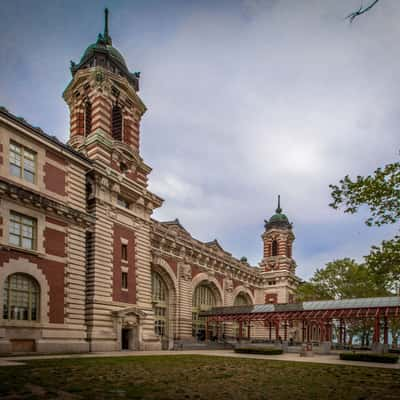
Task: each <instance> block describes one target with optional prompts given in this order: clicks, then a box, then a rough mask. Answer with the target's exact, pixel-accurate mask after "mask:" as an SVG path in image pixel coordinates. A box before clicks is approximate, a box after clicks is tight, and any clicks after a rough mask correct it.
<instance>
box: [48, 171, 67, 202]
mask: <svg viewBox="0 0 400 400" xmlns="http://www.w3.org/2000/svg"><path fill="white" fill-rule="evenodd" d="M43 172H44V184H45V186H46V189H48V190H50V191H51V192H54V193H56V194H59V195H60V196H65V195H66V192H65V187H66V174H65V172H64V171H63V170H62V169H60V168H57V167H55V166H54V165H53V164H49V163H46V164H45V165H44V167H43Z"/></svg>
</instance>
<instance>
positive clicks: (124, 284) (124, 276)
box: [121, 272, 128, 289]
mask: <svg viewBox="0 0 400 400" xmlns="http://www.w3.org/2000/svg"><path fill="white" fill-rule="evenodd" d="M121 287H122V289H128V273H127V272H123V273H122V280H121Z"/></svg>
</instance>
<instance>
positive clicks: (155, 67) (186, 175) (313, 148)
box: [0, 0, 400, 278]
mask: <svg viewBox="0 0 400 400" xmlns="http://www.w3.org/2000/svg"><path fill="white" fill-rule="evenodd" d="M364 3H368V2H367V1H364ZM359 5H360V0H343V1H342V0H325V1H321V0H304V1H301V0H296V1H293V0H242V1H239V0H238V1H234V0H226V1H224V0H220V1H218V0H213V1H207V0H202V1H200V0H199V1H188V0H182V1H173V0H170V1H161V0H160V1H153V0H147V1H132V0H129V1H123V0H121V1H111V0H109V1H108V2H107V3H104V2H102V1H84V2H83V1H76V0H69V1H57V0H51V1H29V0H26V1H20V0H13V1H4V2H2V7H1V9H0V17H1V21H2V23H1V24H0V60H1V63H0V75H1V80H0V105H4V106H6V107H7V108H8V109H9V110H10V111H11V112H13V113H14V114H16V115H20V116H23V117H24V118H25V119H27V120H28V121H29V122H30V123H32V124H33V125H36V126H40V127H42V128H43V129H44V130H45V131H46V132H48V133H50V134H53V135H56V136H57V137H58V138H60V139H62V140H67V139H68V110H67V107H66V105H65V104H64V102H63V100H62V98H61V93H62V91H63V90H64V88H65V87H66V85H67V84H68V82H69V80H70V79H71V76H70V73H69V62H70V60H74V61H79V58H80V57H81V55H82V54H83V52H84V50H85V48H86V47H87V45H89V44H90V43H92V42H94V41H95V40H96V37H97V34H98V32H100V31H102V29H103V8H104V6H108V7H109V8H110V33H111V36H112V38H113V43H114V46H115V47H117V48H118V49H119V50H120V51H121V52H122V54H123V55H124V56H125V59H126V61H127V63H128V65H129V67H130V68H131V70H133V71H141V74H142V75H141V93H140V94H141V97H142V99H143V100H144V102H145V103H146V105H147V106H148V111H147V113H146V114H145V116H144V118H143V122H142V131H141V140H142V141H141V152H142V156H143V157H144V159H145V161H146V162H147V163H148V164H149V165H151V166H152V167H153V172H152V174H151V177H150V181H151V190H153V191H154V192H155V193H157V194H159V195H160V196H162V197H163V198H164V199H165V203H164V206H163V208H162V209H161V210H159V211H157V212H156V214H155V217H156V218H158V219H161V220H169V219H174V218H175V217H178V218H179V219H180V221H181V223H182V224H183V225H184V226H185V227H186V228H187V229H188V230H189V231H190V232H191V233H192V235H193V236H194V237H196V238H198V239H200V240H204V241H208V240H212V239H214V238H218V240H219V241H220V243H221V244H222V246H223V247H224V248H226V249H227V250H228V251H230V252H232V253H233V254H234V255H235V256H237V257H241V256H243V255H245V256H247V257H248V259H249V261H250V262H251V263H252V264H253V265H256V264H257V263H258V262H259V261H260V259H261V249H262V243H261V238H260V235H261V233H262V231H263V221H264V219H266V218H269V217H270V216H271V215H272V214H273V213H274V210H275V208H276V197H277V194H278V193H280V194H281V197H282V206H283V209H284V212H285V213H286V214H287V215H288V217H289V218H290V220H291V221H292V222H293V223H294V232H295V234H296V242H295V250H294V255H295V258H296V260H297V263H298V270H297V273H298V275H299V276H301V277H302V278H308V277H310V276H311V275H312V273H313V271H314V270H315V269H316V268H318V267H322V266H323V265H324V264H325V263H326V262H328V261H332V260H334V259H337V258H341V257H346V256H347V257H352V258H356V259H359V260H361V258H362V256H363V255H365V254H367V253H368V251H369V247H370V246H371V244H373V243H378V242H380V241H381V240H382V239H385V238H390V237H391V236H392V235H393V233H394V232H395V229H396V227H394V226H388V227H384V228H379V229H378V228H368V227H366V226H365V225H364V223H363V216H365V213H364V215H363V213H360V214H357V215H355V216H349V215H344V214H343V213H341V212H338V211H334V210H332V209H330V208H329V206H328V204H329V202H330V191H329V188H328V185H329V184H330V183H336V182H338V180H339V179H340V178H341V177H343V176H344V175H345V174H347V173H350V174H351V175H353V176H355V175H357V174H360V175H363V174H367V173H369V172H371V171H373V170H374V169H375V168H376V167H377V166H379V165H383V164H384V163H387V162H391V161H394V160H396V159H398V151H399V147H400V146H399V133H398V129H399V126H400V79H399V78H400V77H399V75H400V73H399V71H400V56H399V54H400V49H399V45H398V39H399V38H400V24H399V20H400V2H398V1H397V0H381V2H380V3H379V4H378V6H376V7H375V8H374V9H373V10H371V12H370V13H368V14H365V15H364V16H363V17H360V18H358V19H357V20H356V21H355V22H353V24H349V23H348V22H347V21H346V20H345V19H344V17H345V16H346V15H347V14H348V13H349V12H351V11H353V10H355V9H357V8H358V7H359Z"/></svg>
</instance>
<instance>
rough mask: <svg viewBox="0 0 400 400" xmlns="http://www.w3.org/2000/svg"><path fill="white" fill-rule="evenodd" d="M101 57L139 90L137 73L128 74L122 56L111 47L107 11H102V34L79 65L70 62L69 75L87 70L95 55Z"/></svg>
mask: <svg viewBox="0 0 400 400" xmlns="http://www.w3.org/2000/svg"><path fill="white" fill-rule="evenodd" d="M96 54H98V55H103V56H104V57H105V58H107V59H109V60H110V61H111V63H112V64H115V66H116V67H117V68H118V69H119V71H120V73H121V75H123V76H125V77H126V78H127V79H128V81H129V82H131V83H132V84H133V86H134V87H135V90H136V91H138V90H139V77H140V73H139V72H130V71H129V69H128V66H127V64H126V62H125V59H124V57H123V56H122V54H121V53H120V52H119V51H118V50H117V49H116V48H115V47H113V45H112V39H111V36H110V34H109V32H108V9H107V8H106V9H105V10H104V32H103V34H101V33H99V35H98V37H97V41H96V42H95V43H92V44H90V45H89V46H88V47H87V48H86V50H85V52H84V53H83V56H82V57H81V59H80V61H79V63H77V64H76V63H74V62H73V61H71V73H72V76H74V75H75V73H76V72H77V71H78V70H80V69H82V68H87V66H88V63H89V62H90V61H91V60H92V59H93V58H94V57H95V55H96Z"/></svg>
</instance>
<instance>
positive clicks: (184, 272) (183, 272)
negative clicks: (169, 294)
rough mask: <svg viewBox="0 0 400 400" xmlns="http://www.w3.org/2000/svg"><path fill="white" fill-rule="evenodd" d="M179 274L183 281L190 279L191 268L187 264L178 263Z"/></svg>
mask: <svg viewBox="0 0 400 400" xmlns="http://www.w3.org/2000/svg"><path fill="white" fill-rule="evenodd" d="M180 276H181V278H182V279H183V280H185V281H190V280H191V279H192V268H191V267H190V265H189V264H180Z"/></svg>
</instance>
